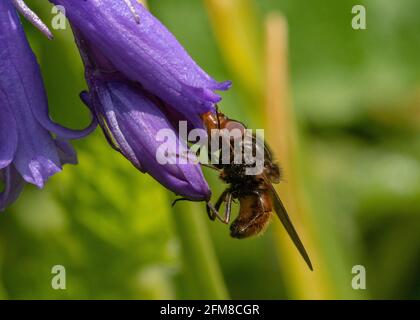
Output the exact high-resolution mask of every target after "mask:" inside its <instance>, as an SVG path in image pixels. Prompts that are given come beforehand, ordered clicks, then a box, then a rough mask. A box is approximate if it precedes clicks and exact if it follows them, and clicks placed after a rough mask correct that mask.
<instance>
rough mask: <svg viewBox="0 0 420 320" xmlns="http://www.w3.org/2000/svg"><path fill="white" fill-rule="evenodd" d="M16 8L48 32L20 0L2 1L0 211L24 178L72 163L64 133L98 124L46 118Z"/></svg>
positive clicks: (72, 135)
mask: <svg viewBox="0 0 420 320" xmlns="http://www.w3.org/2000/svg"><path fill="white" fill-rule="evenodd" d="M16 9H17V10H19V11H20V12H21V13H22V14H23V15H24V16H25V17H27V18H28V19H30V21H31V22H32V23H33V24H34V25H35V26H37V27H38V28H39V29H40V30H41V31H42V32H43V33H44V34H46V35H47V36H48V37H51V33H50V32H49V31H48V28H47V27H46V26H45V25H44V24H43V23H42V22H41V20H40V19H39V18H38V17H37V16H36V15H35V14H34V13H33V12H32V11H30V10H29V9H28V7H26V5H25V3H24V2H23V1H22V0H1V1H0V211H2V210H4V209H5V208H6V207H7V206H8V205H10V204H11V203H12V202H13V201H14V200H16V198H17V197H18V195H19V193H20V192H21V190H22V188H23V185H24V183H25V182H28V183H31V184H34V185H36V186H37V187H39V188H42V187H43V186H44V185H45V183H46V181H47V180H48V178H49V177H51V176H52V175H54V174H55V173H57V172H59V171H60V170H61V169H62V165H63V164H64V163H76V161H77V159H76V155H75V152H74V150H73V149H72V147H71V146H70V145H69V144H68V143H67V142H65V140H63V139H76V138H81V137H83V136H85V135H86V134H88V133H89V132H91V131H92V130H93V129H94V128H95V126H96V122H95V121H92V123H91V125H90V126H89V127H88V128H86V129H84V130H81V131H76V130H71V129H67V128H64V127H62V126H60V125H58V124H57V123H54V122H53V121H52V120H51V119H50V117H49V115H48V104H47V97H46V94H45V90H44V85H43V80H42V77H41V72H40V68H39V65H38V63H37V61H36V57H35V55H34V53H33V52H32V50H31V48H30V46H29V43H28V41H27V39H26V37H25V33H24V31H23V28H22V25H21V23H20V20H19V16H18V14H17V12H16ZM52 134H55V136H53V135H52Z"/></svg>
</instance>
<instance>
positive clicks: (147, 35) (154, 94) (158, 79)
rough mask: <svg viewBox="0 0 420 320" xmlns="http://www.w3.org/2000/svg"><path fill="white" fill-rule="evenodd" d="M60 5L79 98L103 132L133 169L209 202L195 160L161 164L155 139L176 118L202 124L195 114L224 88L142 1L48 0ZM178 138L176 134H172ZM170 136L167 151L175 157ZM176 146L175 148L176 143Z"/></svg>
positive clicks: (210, 107) (212, 103) (193, 125)
mask: <svg viewBox="0 0 420 320" xmlns="http://www.w3.org/2000/svg"><path fill="white" fill-rule="evenodd" d="M50 1H51V2H53V3H54V4H57V5H61V6H63V7H64V8H65V12H66V15H67V17H68V19H69V20H70V23H71V25H72V28H73V31H74V35H75V38H76V41H77V43H78V46H79V50H80V53H81V56H82V59H83V61H84V64H85V67H86V80H87V83H88V86H89V92H88V93H85V94H83V96H82V97H83V100H84V101H85V103H86V104H87V105H88V106H89V107H90V109H91V110H92V112H93V113H94V114H95V116H96V118H97V120H98V122H99V124H100V125H101V127H102V128H103V131H104V132H105V135H106V136H107V138H108V141H110V142H111V143H112V144H113V145H114V147H115V148H116V149H117V150H119V151H120V152H121V153H122V154H123V155H124V156H125V157H126V158H127V159H128V160H130V161H131V162H132V163H133V165H134V166H135V167H137V168H138V169H140V170H141V171H143V172H147V173H149V174H150V175H151V176H153V177H154V178H155V179H156V180H158V181H159V182H160V183H161V184H163V185H164V186H165V187H167V188H168V189H170V190H172V191H173V192H175V193H176V194H178V195H180V196H182V197H185V198H187V199H189V200H193V201H205V200H209V199H210V196H211V192H210V189H209V187H208V185H207V182H206V181H205V179H204V177H203V174H202V171H201V168H200V166H199V165H198V164H194V163H185V164H181V163H178V164H165V165H162V164H159V163H158V161H157V160H156V151H157V149H158V147H159V144H160V143H161V142H159V141H158V140H157V139H156V136H157V133H158V132H159V130H161V129H168V128H169V129H172V130H173V129H174V128H177V127H178V122H179V121H180V120H186V121H188V124H189V126H190V128H203V123H202V119H201V116H202V114H204V113H207V112H209V111H215V104H216V103H217V102H219V101H220V100H221V98H220V96H218V95H217V94H215V93H214V91H215V90H227V89H228V88H229V87H230V84H231V83H230V82H224V83H218V82H216V81H215V80H213V79H212V78H211V77H210V76H209V75H208V74H206V73H205V72H204V71H203V70H202V69H201V68H200V67H199V66H198V65H197V64H196V63H195V62H194V61H193V60H192V58H191V57H190V56H189V55H188V53H187V52H186V51H185V49H184V48H183V47H182V46H181V45H180V44H179V42H178V41H177V40H176V38H175V37H174V36H173V35H172V34H171V33H170V32H169V31H168V30H167V29H166V28H165V27H164V26H163V25H162V24H161V23H160V22H159V21H158V20H157V19H156V18H155V17H154V16H153V15H152V14H151V13H150V12H149V11H148V10H146V9H145V8H144V7H143V6H142V5H141V4H139V3H138V2H137V1H133V2H132V3H131V5H127V4H126V2H127V1H115V0H90V1H82V2H76V1H72V0H50ZM178 138H179V137H178ZM177 146H178V149H184V150H186V149H187V146H186V145H185V142H183V141H179V139H178V140H177V141H174V143H173V145H172V150H170V151H169V152H170V153H174V154H178V155H179V154H181V152H180V150H177ZM179 146H181V147H179Z"/></svg>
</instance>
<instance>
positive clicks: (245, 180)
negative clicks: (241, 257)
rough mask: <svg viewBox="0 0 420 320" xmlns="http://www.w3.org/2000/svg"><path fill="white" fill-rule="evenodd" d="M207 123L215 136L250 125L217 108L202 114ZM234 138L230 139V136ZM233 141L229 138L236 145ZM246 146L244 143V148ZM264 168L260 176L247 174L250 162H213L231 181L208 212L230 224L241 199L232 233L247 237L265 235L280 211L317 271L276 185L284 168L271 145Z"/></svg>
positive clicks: (254, 141) (243, 128)
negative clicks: (278, 162) (273, 216)
mask: <svg viewBox="0 0 420 320" xmlns="http://www.w3.org/2000/svg"><path fill="white" fill-rule="evenodd" d="M202 119H203V122H204V125H205V126H206V129H207V131H208V135H209V136H211V132H212V130H222V129H226V130H232V129H239V130H240V131H241V132H243V133H244V132H245V130H246V126H245V125H244V124H243V123H241V122H239V121H236V120H233V119H229V118H228V117H227V116H225V115H224V114H223V113H221V112H219V111H218V110H217V112H216V114H214V113H212V112H209V113H206V114H204V115H203V116H202ZM229 139H230V138H229ZM256 141H257V137H256V136H255V135H253V138H252V140H251V146H248V147H251V149H252V150H253V151H255V149H256V148H257V146H256V145H257V142H256ZM233 143H234V142H233V141H229V144H230V145H231V146H232V145H233ZM245 148H246V146H244V149H245ZM263 148H264V150H263V152H264V167H263V170H262V173H260V174H257V175H247V174H246V172H245V170H246V168H247V165H246V164H243V163H242V164H236V163H234V162H233V158H231V159H230V160H231V161H230V162H229V163H226V164H222V163H220V162H219V163H218V164H212V165H211V167H212V168H213V169H216V170H218V171H219V172H220V176H219V177H220V179H221V180H222V181H223V182H225V183H227V184H229V187H228V188H227V189H226V190H225V191H224V192H223V193H222V194H221V196H220V197H219V199H218V200H217V202H216V204H215V205H213V204H212V203H211V202H208V203H207V205H206V207H207V213H208V215H209V217H210V219H211V220H215V219H216V218H217V219H219V220H221V221H222V222H224V223H226V224H228V223H229V222H230V216H231V210H232V202H233V201H234V200H236V199H237V200H238V201H239V205H240V209H239V214H238V217H237V218H236V219H235V220H234V221H233V223H232V224H231V225H230V235H231V236H232V237H233V238H238V239H243V238H247V237H251V236H255V235H259V234H262V233H263V232H264V231H265V229H266V228H267V226H268V225H269V223H270V221H271V217H272V213H273V209H274V212H275V213H276V214H277V216H278V217H279V219H280V221H281V223H282V224H283V226H284V228H285V229H286V231H287V233H288V234H289V236H290V238H291V239H292V241H293V243H294V245H295V246H296V248H297V249H298V251H299V253H300V254H301V256H302V257H303V259H304V260H305V262H306V263H307V265H308V267H309V269H310V270H313V268H312V263H311V261H310V259H309V256H308V254H307V252H306V250H305V247H304V246H303V244H302V241H301V240H300V238H299V236H298V234H297V232H296V230H295V228H294V226H293V224H292V221H291V220H290V218H289V215H288V214H287V211H286V209H285V207H284V205H283V203H282V201H281V199H280V198H279V196H278V195H277V192H276V191H275V189H274V187H273V185H272V184H273V183H274V184H278V183H280V179H281V171H280V168H279V166H278V165H277V164H276V163H275V161H274V159H273V156H272V153H271V151H270V149H269V147H268V145H267V144H265V143H264V144H263ZM222 204H225V210H224V216H223V217H222V216H221V215H220V214H219V210H220V208H221V206H222Z"/></svg>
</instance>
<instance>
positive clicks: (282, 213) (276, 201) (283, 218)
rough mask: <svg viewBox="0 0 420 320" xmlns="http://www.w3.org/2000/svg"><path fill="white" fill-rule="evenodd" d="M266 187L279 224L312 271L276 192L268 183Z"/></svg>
mask: <svg viewBox="0 0 420 320" xmlns="http://www.w3.org/2000/svg"><path fill="white" fill-rule="evenodd" d="M265 180H267V178H265ZM268 185H269V191H270V194H271V198H272V200H273V205H274V210H275V211H276V214H277V216H278V217H279V219H280V221H281V223H282V224H283V226H284V228H285V229H286V231H287V233H288V234H289V236H290V238H291V239H292V241H293V243H294V244H295V246H296V248H297V249H298V251H299V253H300V254H301V256H302V258H303V259H304V260H305V262H306V264H307V265H308V267H309V269H311V271H313V267H312V263H311V259H309V255H308V253H307V252H306V250H305V247H304V246H303V244H302V241H301V240H300V238H299V235H298V234H297V232H296V229H295V227H294V226H293V224H292V221H291V220H290V217H289V215H288V214H287V211H286V208H285V207H284V205H283V202H282V201H281V200H280V197H279V196H278V195H277V192H276V190H274V187H273V186H272V185H271V184H270V183H268Z"/></svg>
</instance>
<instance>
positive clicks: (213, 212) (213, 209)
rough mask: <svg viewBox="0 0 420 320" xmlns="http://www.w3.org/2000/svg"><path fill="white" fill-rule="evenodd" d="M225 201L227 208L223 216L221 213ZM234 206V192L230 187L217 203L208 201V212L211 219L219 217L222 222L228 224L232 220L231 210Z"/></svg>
mask: <svg viewBox="0 0 420 320" xmlns="http://www.w3.org/2000/svg"><path fill="white" fill-rule="evenodd" d="M223 202H226V209H225V214H224V217H221V216H220V214H219V210H220V207H221V205H222V203H223ZM231 207H232V194H231V193H230V191H229V189H227V190H225V191H224V192H223V193H222V194H221V195H220V197H219V199H218V200H217V202H216V205H215V206H213V204H212V203H210V202H208V203H207V214H208V215H209V218H210V220H213V221H214V220H215V219H216V218H217V219H219V220H220V221H221V222H223V223H225V224H228V223H229V221H230V212H231Z"/></svg>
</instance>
